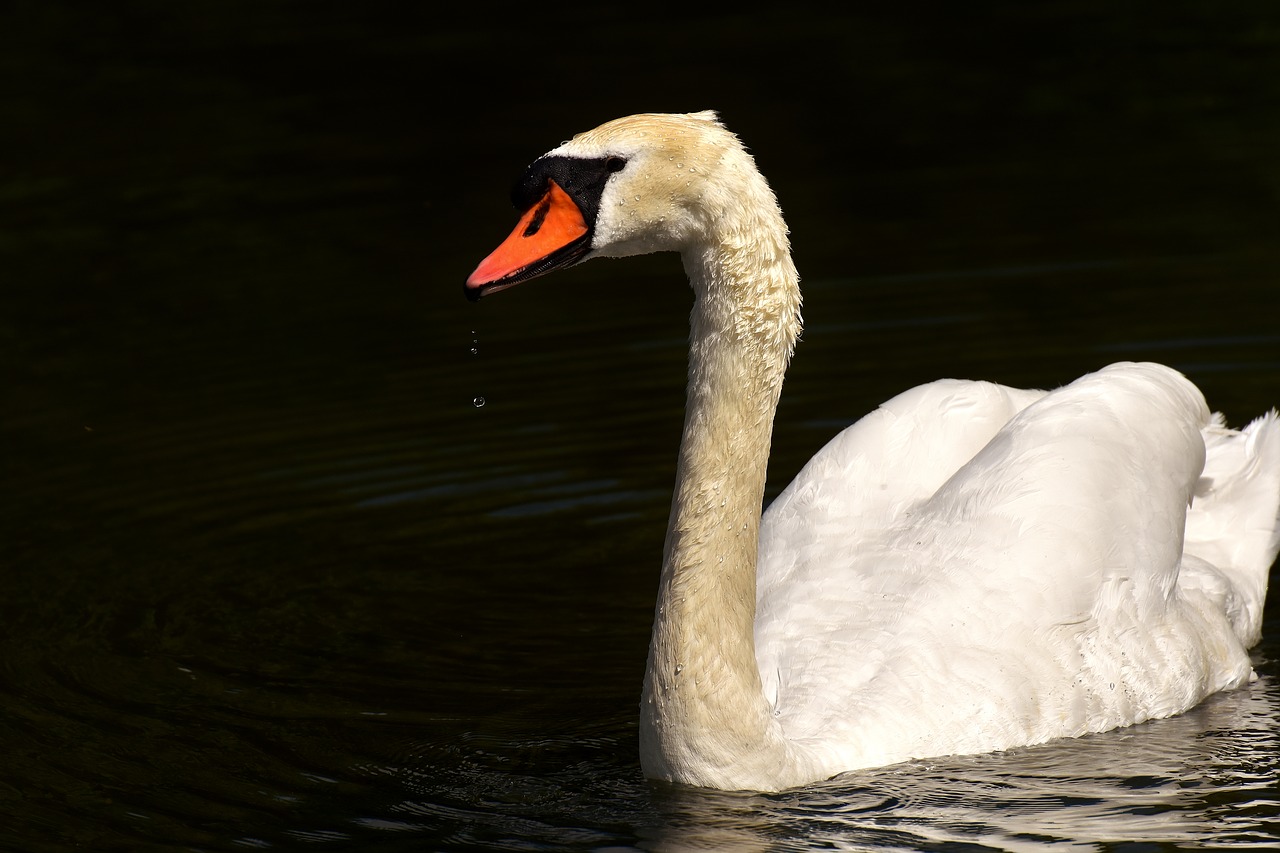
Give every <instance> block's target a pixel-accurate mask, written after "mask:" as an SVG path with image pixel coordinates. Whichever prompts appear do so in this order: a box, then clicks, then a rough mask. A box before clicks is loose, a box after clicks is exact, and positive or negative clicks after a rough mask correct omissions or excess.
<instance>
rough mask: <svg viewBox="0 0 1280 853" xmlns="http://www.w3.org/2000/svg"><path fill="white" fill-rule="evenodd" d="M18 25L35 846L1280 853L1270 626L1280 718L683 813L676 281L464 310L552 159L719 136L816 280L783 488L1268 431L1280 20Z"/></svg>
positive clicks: (7, 578)
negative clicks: (1176, 432) (964, 397)
mask: <svg viewBox="0 0 1280 853" xmlns="http://www.w3.org/2000/svg"><path fill="white" fill-rule="evenodd" d="M6 8H7V11H5V12H4V13H3V19H4V20H3V23H0V63H2V64H3V69H4V73H3V75H0V107H2V108H3V117H4V120H3V131H2V132H0V151H2V152H3V154H2V157H0V276H2V278H0V478H2V479H0V482H2V483H3V484H4V489H3V492H2V493H0V494H2V497H0V501H2V502H3V503H2V504H0V608H2V610H0V638H2V641H3V652H2V654H0V756H3V759H2V760H3V765H2V766H3V768H4V769H3V772H0V846H3V847H4V849H13V850H30V851H44V850H64V849H85V850H151V849H156V850H159V849H187V850H245V849H308V850H467V849H510V850H558V849H580V850H587V849H590V850H608V849H633V848H641V849H663V850H670V849H677V850H679V849H687V850H692V849H769V850H773V849H807V848H823V849H832V848H836V849H858V850H860V849H895V850H921V849H924V850H979V849H1010V850H1032V849H1034V850H1071V851H1075V850H1102V849H1105V850H1122V851H1149V850H1171V849H1179V848H1196V847H1216V846H1226V847H1254V848H1258V847H1262V848H1267V847H1270V846H1272V845H1274V844H1275V843H1276V841H1277V839H1278V838H1280V793H1277V787H1276V778H1277V775H1280V743H1278V742H1277V741H1278V740H1280V668H1278V667H1277V663H1276V661H1277V660H1280V615H1278V614H1280V611H1278V610H1277V608H1276V607H1274V606H1272V607H1271V608H1270V609H1269V611H1268V619H1267V629H1266V638H1265V639H1264V641H1263V645H1262V646H1261V647H1260V648H1259V649H1258V651H1257V653H1256V658H1255V660H1256V666H1257V669H1258V671H1259V673H1260V674H1261V676H1262V677H1261V679H1260V680H1259V681H1258V682H1257V683H1256V684H1254V685H1252V686H1251V687H1249V688H1248V689H1244V690H1241V691H1237V692H1235V693H1232V694H1229V695H1224V696H1220V697H1217V698H1215V699H1213V700H1211V701H1210V702H1208V703H1206V704H1205V705H1204V706H1202V707H1200V708H1198V709H1196V710H1194V711H1193V712H1191V713H1189V714H1186V715H1184V716H1182V717H1180V718H1177V719H1173V720H1166V721H1161V722H1155V723H1151V724H1147V725H1142V726H1138V727H1135V728H1132V729H1129V730H1125V731H1121V732H1114V733H1110V734H1106V735H1100V736H1095V737H1090V738H1085V739H1081V740H1078V741H1070V742H1064V743H1056V744H1050V745H1048V746H1044V747H1040V748H1034V749H1026V750H1019V751H1015V752H1012V753H1007V754H1001V755H993V756H982V757H976V758H957V759H948V760H942V761H936V762H929V763H922V764H919V765H909V766H903V767H894V768H887V769H883V770H878V771H871V772H866V773H860V774H856V775H853V776H852V777H850V778H847V779H842V780H837V781H833V782H829V783H826V784H823V785H817V786H814V787H812V788H811V789H806V790H803V791H798V792H791V793H786V794H778V795H768V796H762V795H742V794H720V793H708V792H700V791H691V790H684V789H679V788H673V787H669V786H661V785H653V784H650V783H646V782H645V781H644V780H643V779H642V778H641V776H640V773H639V769H638V765H637V761H636V757H635V756H636V734H635V731H636V730H635V716H636V704H637V696H638V691H639V684H640V678H641V673H642V668H643V664H644V657H645V649H646V645H647V640H648V627H649V619H650V612H651V607H652V595H653V590H654V586H655V582H656V573H657V564H658V559H659V556H660V552H661V546H662V535H663V529H664V523H665V513H666V509H667V504H668V500H669V492H668V489H669V485H670V482H671V478H672V474H673V463H674V453H675V446H676V442H677V439H678V431H679V425H680V407H681V405H682V402H683V390H682V384H681V383H682V379H683V371H684V351H683V339H684V334H685V326H684V324H685V318H686V316H687V313H688V309H689V304H690V294H689V291H688V289H687V287H685V285H684V284H683V281H682V273H681V271H680V268H679V264H678V262H677V261H676V259H675V258H673V257H658V258H649V259H641V260H635V261H628V262H619V261H614V262H608V263H606V262H597V263H594V264H588V265H587V266H585V267H582V268H579V269H577V270H573V271H570V272H568V273H565V274H562V275H560V276H559V277H558V278H556V279H550V280H546V281H542V282H537V283H535V284H531V285H527V286H525V287H522V288H520V289H517V290H515V291H512V292H511V293H508V294H503V295H501V296H500V297H496V298H494V299H492V300H486V301H485V302H484V303H482V304H479V305H469V304H467V303H465V302H464V301H463V299H462V297H461V294H460V288H461V281H462V279H463V278H464V277H465V275H466V274H467V273H468V272H469V271H470V270H471V268H472V267H473V266H474V264H475V263H476V262H477V261H478V260H479V259H480V258H481V257H482V256H483V255H484V254H486V253H487V252H488V251H489V250H490V249H491V248H492V247H493V245H495V244H496V242H497V241H498V240H499V239H500V238H501V237H503V236H504V235H505V234H506V233H507V230H508V229H509V228H510V227H511V225H512V223H513V221H514V219H513V216H514V214H513V212H512V211H511V210H510V209H509V208H508V207H507V205H506V202H505V199H506V192H507V189H508V184H509V183H510V181H511V180H512V179H513V178H514V177H515V176H516V175H517V174H518V172H519V171H520V169H521V168H522V167H523V165H524V164H525V163H527V162H528V161H529V160H531V159H532V158H533V157H534V156H536V155H537V154H539V153H541V152H542V151H543V150H545V149H547V148H549V147H551V146H552V145H554V144H556V143H558V142H559V141H560V140H561V139H563V138H566V137H567V136H569V135H570V134H571V133H573V132H576V131H578V130H583V129H586V128H588V127H590V126H593V125H595V124H597V123H599V122H600V121H602V120H605V119H608V118H612V117H615V116H617V115H621V114H625V113H629V112H634V111H638V110H645V109H658V110H690V109H702V108H706V107H714V108H717V109H719V110H721V111H722V114H723V116H724V118H725V120H726V121H727V122H728V123H729V124H730V126H731V127H732V128H734V129H735V130H737V131H738V132H739V133H740V134H741V135H742V136H743V138H744V139H746V140H747V142H748V143H749V145H750V146H751V147H752V149H753V150H754V151H755V153H756V155H757V158H758V160H759V162H760V164H761V166H762V168H763V169H764V171H765V172H766V173H767V174H768V175H769V176H770V177H771V179H772V181H773V183H774V185H775V188H776V189H777V191H778V194H779V196H780V198H781V200H782V202H783V205H784V208H785V209H786V211H787V213H788V218H789V221H790V223H791V225H792V228H793V231H794V242H795V248H796V255H797V262H798V264H799V266H800V269H801V272H802V274H803V276H804V280H805V294H806V311H805V313H806V317H807V319H808V326H807V330H806V334H805V340H804V341H803V343H802V344H801V347H800V350H799V353H798V357H797V360H796V362H795V364H794V367H793V370H792V372H791V374H790V375H789V378H788V384H787V387H786V390H785V392H784V398H783V403H782V407H781V410H780V412H779V421H778V426H777V431H776V445H775V452H774V455H773V458H772V461H771V465H772V468H771V472H770V479H771V485H770V493H771V494H773V493H776V491H777V490H778V489H779V488H781V487H782V485H784V484H785V482H786V481H787V479H788V478H789V477H790V476H791V475H792V474H794V472H795V471H796V470H797V469H798V468H799V466H800V465H801V464H802V463H803V462H804V460H805V459H807V458H808V456H809V455H810V454H812V453H813V452H814V451H815V450H816V449H817V448H818V447H819V446H821V444H822V443H823V442H824V441H825V440H826V439H827V438H828V437H829V436H830V435H831V434H833V433H834V432H835V431H836V430H837V429H838V428H839V427H840V426H842V425H844V424H846V423H849V422H851V421H852V420H853V419H855V418H856V417H858V416H859V415H860V414H862V413H864V412H865V411H867V410H868V409H870V408H871V407H873V406H874V405H875V404H876V403H877V402H879V401H880V400H882V399H884V398H886V397H888V396H890V395H892V394H894V393H896V392H897V391H899V390H902V389H903V388H906V387H908V386H910V385H912V384H915V383H918V382H921V381H926V380H928V379H932V378H936V377H938V376H942V375H951V376H964V377H971V378H987V379H994V380H998V381H1001V382H1005V383H1008V384H1014V385H1025V386H1041V387H1044V386H1052V385H1056V384H1060V383H1062V382H1065V381H1068V380H1069V379H1071V378H1072V377H1074V376H1076V375H1078V374H1080V373H1082V372H1085V371H1088V370H1091V369H1095V368H1097V367H1099V366H1101V365H1103V364H1105V363H1107V362H1109V361H1113V360H1120V359H1156V360H1162V361H1166V362H1169V363H1171V364H1173V365H1175V366H1176V367H1178V368H1180V369H1182V370H1184V371H1185V372H1187V373H1188V374H1189V375H1190V376H1191V377H1192V378H1193V379H1195V380H1196V381H1197V382H1198V383H1199V384H1200V385H1201V387H1202V388H1203V389H1204V390H1205V391H1206V393H1207V395H1208V396H1209V398H1210V401H1211V403H1212V404H1213V405H1214V406H1215V407H1217V408H1219V409H1221V410H1222V411H1224V412H1225V413H1226V414H1227V416H1228V418H1229V419H1231V420H1232V421H1234V422H1236V423H1242V422H1244V421H1247V420H1248V419H1249V418H1251V417H1253V416H1255V415H1257V414H1259V413H1261V412H1262V411H1264V410H1265V409H1266V408H1269V407H1270V406H1273V405H1276V404H1280V321H1278V320H1277V317H1278V316H1280V311H1278V309H1280V241H1278V238H1280V155H1278V154H1277V152H1280V8H1277V7H1275V5H1274V4H1271V3H1268V2H1261V1H1260V2H1252V3H1250V2H1239V3H1225V4H1190V3H1162V4H1139V5H1138V6H1128V7H1126V11H1115V10H1113V9H1112V8H1111V4H1104V3H1070V2H1066V3H1053V4H1021V3H1012V2H1008V3H988V4H982V5H980V6H979V7H978V8H974V4H956V5H955V6H950V5H943V4H914V5H904V6H895V7H894V11H888V10H887V8H878V7H877V8H876V9H871V10H868V11H864V12H847V13H843V14H841V15H839V16H832V15H825V16H824V15H815V14H808V13H804V12H803V11H801V10H798V9H794V8H790V9H787V10H785V11H783V10H780V11H777V12H774V13H768V14H756V13H748V12H745V11H740V10H738V11H732V12H726V13H724V14H718V13H710V12H705V13H704V12H695V11H693V10H680V9H672V10H669V11H666V12H665V13H663V14H661V15H659V14H656V13H657V11H658V10H654V13H652V14H648V15H646V16H643V17H636V16H635V14H634V9H633V8H631V7H619V8H617V9H615V10H610V9H604V8H596V7H590V6H582V7H573V6H564V5H561V6H558V7H557V10H556V11H555V12H553V13H550V14H551V17H547V16H546V14H547V13H545V12H543V11H541V10H538V9H535V8H528V7H526V8H522V9H519V10H514V11H510V10H509V11H502V10H494V9H479V10H477V11H475V12H463V11H459V10H456V9H455V10H453V11H451V12H450V13H449V15H450V16H449V17H445V18H442V17H441V15H442V14H443V13H442V12H441V11H440V10H439V8H438V7H436V6H435V4H431V5H430V6H429V5H428V4H401V3H391V2H366V3H362V4H358V5H357V4H326V3H302V2H296V3H289V2H258V3H239V2H219V3H212V2H194V3H187V4H181V5H172V4H162V3H148V2H119V3H112V4H99V5H97V6H91V5H89V4H70V3H58V2H43V3H29V2H19V3H16V4H13V5H11V6H9V7H6ZM473 348H474V349H475V353H474V354H473V352H472V349H473ZM476 397H483V398H484V399H485V405H484V406H483V407H479V408H477V407H476V406H475V405H474V404H473V399H474V398H476Z"/></svg>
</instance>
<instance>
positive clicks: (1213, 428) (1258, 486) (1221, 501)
mask: <svg viewBox="0 0 1280 853" xmlns="http://www.w3.org/2000/svg"><path fill="white" fill-rule="evenodd" d="M1203 436H1204V441H1205V449H1206V452H1207V453H1206V460H1205V466H1204V474H1203V475H1202V476H1201V477H1200V481H1199V482H1198V483H1197V484H1196V490H1195V497H1194V499H1193V500H1192V504H1191V508H1190V510H1189V511H1188V513H1187V534H1186V544H1185V552H1186V553H1187V554H1189V555H1192V556H1195V557H1199V558H1200V559H1202V560H1205V561H1207V562H1208V563H1210V564H1212V565H1213V566H1214V567H1216V568H1217V569H1218V571H1219V572H1221V573H1222V575H1223V576H1224V577H1225V578H1226V579H1227V581H1228V582H1229V583H1230V584H1231V586H1232V587H1233V589H1232V592H1233V593H1234V594H1233V595H1232V596H1231V597H1232V599H1233V600H1234V601H1235V603H1236V606H1235V607H1233V610H1234V611H1235V612H1234V613H1232V621H1233V624H1234V627H1235V630H1236V634H1237V635H1238V636H1239V637H1240V639H1241V641H1242V642H1244V644H1245V645H1246V646H1252V645H1254V644H1255V643H1257V642H1258V639H1259V638H1260V637H1261V636H1262V606H1263V602H1264V600H1265V599H1266V596H1267V580H1268V576H1269V574H1270V570H1271V565H1272V563H1273V562H1274V561H1275V559H1276V553H1277V551H1280V415H1278V414H1277V412H1276V411H1275V410H1274V409H1273V410H1272V411H1270V412H1268V413H1267V414H1265V415H1263V416H1262V417H1260V418H1258V419H1257V420H1255V421H1254V422H1253V423H1251V424H1249V425H1248V426H1247V427H1245V428H1244V429H1243V430H1240V431H1236V430H1231V429H1227V428H1226V426H1225V425H1224V424H1223V421H1222V418H1221V416H1220V415H1215V416H1214V418H1213V420H1212V422H1211V423H1210V424H1209V425H1208V426H1207V427H1205V429H1204V431H1203Z"/></svg>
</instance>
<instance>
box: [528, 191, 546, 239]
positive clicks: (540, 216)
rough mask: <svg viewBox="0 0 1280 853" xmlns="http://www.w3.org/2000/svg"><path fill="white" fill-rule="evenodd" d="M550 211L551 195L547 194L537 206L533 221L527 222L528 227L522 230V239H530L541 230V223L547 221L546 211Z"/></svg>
mask: <svg viewBox="0 0 1280 853" xmlns="http://www.w3.org/2000/svg"><path fill="white" fill-rule="evenodd" d="M549 210H551V194H550V193H547V195H546V197H545V198H543V199H542V203H541V204H539V205H538V210H537V212H536V213H534V214H533V219H530V220H529V225H528V226H527V227H526V228H525V229H524V234H523V235H522V236H524V237H532V236H533V235H534V234H537V233H538V232H539V231H540V230H542V223H543V222H546V221H547V211H549Z"/></svg>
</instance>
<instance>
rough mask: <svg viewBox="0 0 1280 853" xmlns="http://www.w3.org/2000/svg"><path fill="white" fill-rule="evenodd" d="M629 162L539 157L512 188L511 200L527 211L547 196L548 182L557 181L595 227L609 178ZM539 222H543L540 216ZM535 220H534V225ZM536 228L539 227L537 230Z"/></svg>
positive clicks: (623, 160) (620, 158) (589, 224)
mask: <svg viewBox="0 0 1280 853" xmlns="http://www.w3.org/2000/svg"><path fill="white" fill-rule="evenodd" d="M626 165H627V161H626V159H625V158H623V157H618V156H616V155H614V156H610V157H593V158H589V159H588V158H583V157H565V156H561V155H556V156H551V157H543V158H541V159H539V160H535V161H534V162H533V164H532V165H531V166H529V168H528V169H527V170H526V171H525V173H524V175H523V176H521V178H520V180H519V181H517V182H516V185H515V187H514V188H513V189H512V190H511V201H512V203H514V204H515V206H516V208H517V209H519V210H521V211H526V210H528V209H529V208H531V207H533V206H534V205H535V204H537V203H538V201H539V200H540V199H541V198H542V197H543V196H544V195H546V192H547V182H548V181H555V182H556V183H557V184H559V186H560V189H562V190H564V191H565V193H566V194H567V195H568V196H569V198H571V199H573V203H574V204H576V205H577V206H578V210H580V211H582V218H583V221H585V222H586V223H587V228H588V229H591V228H594V227H595V224H596V214H597V213H598V212H599V210H600V196H601V195H603V194H604V187H605V184H607V183H608V182H609V177H610V176H611V175H612V174H613V173H614V172H617V171H619V170H620V169H622V168H623V167H625V166H626ZM534 221H535V222H537V223H538V225H539V226H540V225H541V221H540V219H539V218H538V217H535V219H534ZM532 226H533V223H530V227H532ZM535 230H536V229H535Z"/></svg>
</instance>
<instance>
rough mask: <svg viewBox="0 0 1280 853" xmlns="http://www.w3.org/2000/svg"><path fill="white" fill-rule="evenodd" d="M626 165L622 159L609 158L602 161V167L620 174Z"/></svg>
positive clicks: (624, 159)
mask: <svg viewBox="0 0 1280 853" xmlns="http://www.w3.org/2000/svg"><path fill="white" fill-rule="evenodd" d="M626 165H627V161H626V158H624V157H610V158H609V159H607V160H605V161H604V167H605V168H606V169H608V170H609V171H610V172H621V171H622V170H623V169H624V168H625V167H626Z"/></svg>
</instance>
